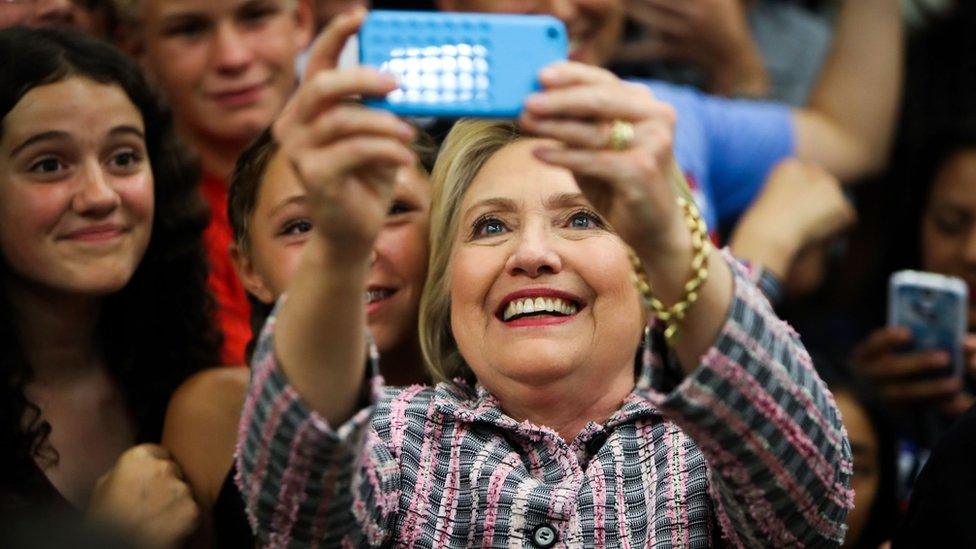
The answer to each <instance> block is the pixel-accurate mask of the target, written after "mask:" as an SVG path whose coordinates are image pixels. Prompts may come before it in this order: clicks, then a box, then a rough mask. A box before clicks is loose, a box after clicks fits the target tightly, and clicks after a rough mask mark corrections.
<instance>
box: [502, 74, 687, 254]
mask: <svg viewBox="0 0 976 549" xmlns="http://www.w3.org/2000/svg"><path fill="white" fill-rule="evenodd" d="M540 80H541V82H542V85H543V86H544V88H545V90H544V91H543V92H541V93H538V94H535V95H533V96H531V97H529V98H528V100H527V101H526V104H525V111H524V112H523V114H522V116H521V118H520V119H519V123H520V124H521V126H522V128H523V129H524V130H526V131H527V132H529V133H532V134H534V135H536V136H538V137H545V138H549V139H553V140H554V141H557V142H558V143H553V144H552V145H551V146H545V147H541V148H540V149H538V150H537V151H536V155H537V156H538V157H539V158H540V159H541V160H543V161H545V162H548V163H550V164H553V165H556V166H561V167H563V168H566V169H568V170H570V171H572V172H573V174H574V175H575V176H576V180H577V182H578V183H579V185H580V188H581V189H582V190H583V192H584V193H585V194H586V195H587V197H588V198H589V199H590V201H591V202H592V203H593V204H594V206H596V207H597V208H598V209H600V210H601V214H603V215H604V216H605V217H606V218H607V220H608V221H609V222H610V224H611V225H612V226H613V227H614V229H615V230H616V231H617V234H619V235H620V237H621V238H622V239H623V240H624V241H625V242H627V243H628V244H630V245H631V246H632V247H633V248H635V249H636V250H638V252H642V251H646V250H655V251H662V252H666V251H667V250H669V249H682V250H685V249H690V245H689V246H686V245H685V244H686V243H687V242H688V241H689V238H690V237H689V236H688V231H687V229H686V228H685V226H684V223H683V222H682V220H681V217H680V213H679V211H678V208H677V206H676V204H675V196H676V195H675V192H674V189H673V185H674V183H675V182H674V179H673V178H674V177H675V171H674V170H675V168H674V159H673V153H672V149H671V143H672V140H673V132H674V122H675V113H674V110H673V109H672V108H671V106H669V105H667V104H665V103H662V102H660V101H657V100H655V99H654V97H653V95H652V94H651V92H650V91H649V90H648V89H647V88H646V87H644V86H640V85H635V84H630V83H627V82H624V81H622V80H620V79H619V78H617V77H616V76H615V75H613V73H611V72H609V71H606V70H604V69H601V68H598V67H593V66H588V65H583V64H579V63H572V62H568V63H558V64H555V65H552V66H550V67H547V68H546V69H544V70H543V71H542V73H541V74H540ZM617 121H619V122H623V123H627V124H630V125H631V126H632V127H633V136H632V139H630V140H629V141H630V142H629V143H626V147H621V148H620V149H621V150H614V149H613V148H611V137H612V135H611V134H612V131H613V125H614V123H615V122H617Z"/></svg>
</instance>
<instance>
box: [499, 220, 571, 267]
mask: <svg viewBox="0 0 976 549" xmlns="http://www.w3.org/2000/svg"><path fill="white" fill-rule="evenodd" d="M540 225H541V224H540ZM540 225H537V226H534V227H532V226H530V227H526V229H525V230H523V231H521V232H520V233H518V235H517V236H516V238H517V241H516V245H515V249H514V250H513V251H512V255H511V256H509V258H508V262H507V264H506V270H507V271H508V273H509V274H511V275H514V276H517V275H525V276H529V277H530V278H536V277H538V276H541V275H543V274H555V273H558V272H559V271H561V270H562V259H561V258H560V256H559V253H558V252H557V251H556V249H555V248H554V247H553V239H552V231H551V230H550V229H548V227H542V226H540Z"/></svg>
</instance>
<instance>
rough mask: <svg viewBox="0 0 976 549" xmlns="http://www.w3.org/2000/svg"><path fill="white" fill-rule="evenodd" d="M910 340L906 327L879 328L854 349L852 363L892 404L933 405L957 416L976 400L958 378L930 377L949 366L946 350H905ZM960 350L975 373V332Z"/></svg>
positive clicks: (966, 339)
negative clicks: (962, 350)
mask: <svg viewBox="0 0 976 549" xmlns="http://www.w3.org/2000/svg"><path fill="white" fill-rule="evenodd" d="M911 342H912V336H911V333H910V331H909V330H908V329H906V328H903V327H897V326H895V327H892V326H889V327H885V328H880V329H878V330H875V331H874V332H873V333H872V334H871V335H870V336H868V338H867V339H865V340H864V341H863V342H861V344H860V345H858V346H857V347H856V348H855V349H854V352H853V354H852V355H851V362H852V363H853V364H854V365H855V367H857V369H858V370H859V371H860V373H861V374H862V375H863V376H864V377H866V378H868V379H869V380H871V381H872V382H873V383H874V385H875V387H876V388H877V389H878V392H879V394H880V395H881V396H882V398H884V399H885V400H886V401H888V402H890V403H891V404H892V405H895V406H899V407H909V406H917V405H920V404H932V405H935V406H937V407H938V409H939V411H941V412H942V413H944V414H947V415H959V414H961V413H963V412H965V411H966V410H967V409H968V408H969V407H970V406H972V405H973V403H974V402H976V397H974V396H973V395H972V394H971V393H970V392H969V391H967V390H966V388H965V384H964V383H963V379H962V378H961V377H959V376H942V377H932V376H933V374H938V373H939V372H943V371H947V370H948V369H949V368H950V367H951V362H952V357H951V355H950V354H949V353H948V352H946V351H936V350H932V351H910V352H905V351H904V349H905V348H906V347H908V346H910V345H911ZM963 349H964V357H965V367H966V371H967V372H968V373H969V374H970V375H973V374H976V334H967V335H966V337H965V339H964V340H963Z"/></svg>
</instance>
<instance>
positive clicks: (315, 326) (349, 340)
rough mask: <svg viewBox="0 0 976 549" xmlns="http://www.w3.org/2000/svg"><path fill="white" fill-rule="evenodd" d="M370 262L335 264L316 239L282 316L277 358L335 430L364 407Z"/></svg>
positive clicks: (309, 244)
mask: <svg viewBox="0 0 976 549" xmlns="http://www.w3.org/2000/svg"><path fill="white" fill-rule="evenodd" d="M368 269H369V264H368V258H364V259H363V260H362V261H351V262H346V261H342V262H339V261H335V260H334V258H330V257H329V248H328V245H327V244H326V243H325V242H324V240H323V239H321V238H320V237H319V236H318V235H317V234H313V236H312V237H310V239H309V241H308V242H307V243H306V245H305V248H304V249H303V250H302V259H301V263H300V265H299V267H298V269H297V271H296V273H295V276H294V278H293V279H292V282H291V285H290V286H289V288H288V297H287V299H286V300H285V302H284V303H283V304H282V306H281V311H279V313H278V320H277V325H276V326H275V332H274V346H275V352H276V354H277V357H278V359H279V361H280V364H281V370H282V372H283V373H284V374H285V377H286V378H287V379H288V381H289V383H290V384H291V385H292V387H294V388H295V390H296V391H298V394H299V395H300V396H301V397H302V398H303V399H304V400H305V402H306V403H307V404H308V405H309V406H310V407H311V408H312V409H313V410H315V411H317V412H318V413H319V414H321V415H322V416H323V417H325V418H326V419H327V420H328V421H329V423H330V424H331V425H333V426H338V425H340V424H341V423H342V422H344V421H346V420H347V419H349V417H351V416H352V414H353V413H354V412H355V411H356V408H357V405H358V404H359V403H360V401H361V397H362V387H363V384H364V375H365V364H366V331H365V330H366V319H365V315H366V313H365V305H364V301H363V291H364V288H365V281H366V275H367V273H368Z"/></svg>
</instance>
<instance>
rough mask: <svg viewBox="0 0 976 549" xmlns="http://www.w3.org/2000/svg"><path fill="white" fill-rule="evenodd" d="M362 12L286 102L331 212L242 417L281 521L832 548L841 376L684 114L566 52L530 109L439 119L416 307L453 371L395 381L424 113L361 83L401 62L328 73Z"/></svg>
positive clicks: (322, 217) (250, 479)
mask: <svg viewBox="0 0 976 549" xmlns="http://www.w3.org/2000/svg"><path fill="white" fill-rule="evenodd" d="M361 20H362V14H361V13H358V14H353V15H349V16H345V17H340V18H339V19H338V20H337V21H336V22H335V23H334V24H333V25H332V26H331V27H330V28H329V29H328V30H327V31H326V36H325V37H324V38H323V39H322V40H321V41H320V42H319V43H318V46H317V48H316V50H315V52H314V53H313V55H312V62H313V65H319V66H320V67H321V68H322V69H323V70H322V71H321V72H319V73H318V76H316V77H315V78H313V79H311V80H309V81H308V82H307V83H306V85H303V87H302V88H301V89H299V91H298V93H297V95H296V96H295V98H294V100H293V101H292V102H291V103H290V104H289V106H288V107H286V109H285V112H284V114H283V116H282V118H281V119H279V120H278V122H277V123H276V126H275V134H276V136H277V137H278V138H279V140H280V141H281V144H282V151H283V153H284V154H286V155H287V156H288V158H289V159H290V160H291V163H292V166H293V167H294V169H295V171H296V173H298V174H299V178H300V179H301V180H302V182H303V185H304V186H305V188H306V190H307V192H308V196H309V206H310V211H311V212H312V216H313V217H314V218H315V222H314V227H315V230H314V231H313V232H312V234H311V235H310V236H309V239H308V241H307V242H306V246H305V248H304V250H303V257H302V258H301V264H300V265H299V267H298V269H297V272H296V273H295V276H294V278H293V279H292V283H291V285H290V286H289V290H288V291H289V295H288V297H287V298H286V299H284V300H283V301H281V302H280V303H279V306H278V310H277V312H276V313H275V314H274V315H272V317H271V319H270V320H269V322H268V324H267V325H266V328H265V331H264V334H263V336H262V340H261V342H260V343H259V344H258V349H257V352H256V356H255V360H254V377H253V379H252V385H251V390H250V394H249V396H248V400H247V404H246V405H245V410H244V414H243V417H242V425H241V439H240V441H239V452H238V468H239V471H240V473H241V476H240V478H239V485H240V487H241V492H242V494H243V495H244V499H245V502H246V505H247V508H248V511H249V513H250V516H251V522H252V525H253V526H255V527H256V531H257V534H258V536H259V538H260V539H261V540H262V542H263V543H265V544H267V545H269V546H273V547H286V546H295V547H303V546H309V545H317V546H327V547H336V546H347V547H361V546H389V545H396V546H410V547H414V546H416V547H469V546H483V547H554V546H559V547H628V546H630V547H638V546H639V547H673V546H680V547H685V546H690V547H705V546H710V545H713V544H716V543H719V542H720V540H722V539H724V541H726V542H728V543H730V544H732V545H736V546H750V547H756V546H769V545H772V546H803V545H815V546H823V545H832V544H838V543H839V542H840V541H841V540H842V539H843V536H844V528H845V527H844V519H845V517H846V514H847V510H848V509H849V508H850V505H851V491H850V488H849V485H850V474H851V460H850V448H849V444H848V442H847V439H846V437H845V434H844V431H843V428H842V426H841V423H840V417H839V413H838V411H837V409H836V407H835V406H834V404H833V400H832V399H831V397H830V396H829V393H827V391H826V389H825V388H824V385H823V383H822V382H821V381H820V380H819V378H817V376H816V374H815V372H814V370H813V368H812V364H811V362H810V359H809V356H808V355H807V353H806V351H805V350H804V349H803V347H802V345H801V344H800V342H799V338H798V337H797V335H796V333H795V332H793V331H792V330H791V329H789V327H788V326H786V325H785V324H784V323H783V322H782V321H780V320H779V319H778V318H776V316H775V314H774V313H773V312H772V310H771V309H770V307H769V304H768V303H767V302H766V300H765V299H764V298H763V297H762V295H761V294H760V292H759V291H758V290H757V289H756V288H755V287H754V286H753V285H751V284H750V283H749V282H748V280H747V278H746V277H745V276H744V274H743V272H742V269H741V268H739V267H738V266H737V264H736V263H735V261H734V260H733V259H731V257H730V256H729V255H728V254H724V253H722V252H719V251H716V250H713V249H711V248H710V246H708V244H707V241H706V240H705V239H704V233H705V228H704V226H703V223H702V222H701V221H700V217H699V215H698V212H697V211H696V209H695V208H694V207H693V206H691V205H689V204H688V203H687V202H686V201H683V200H680V198H681V196H680V195H681V194H682V192H681V191H680V190H677V189H676V188H675V187H677V186H680V183H681V182H680V180H678V179H677V178H676V177H675V175H674V174H675V173H676V171H675V170H674V166H673V159H672V153H671V138H672V135H673V124H674V114H673V111H672V110H671V109H670V108H669V107H667V106H666V105H664V104H662V103H660V102H658V101H656V100H655V99H654V98H653V97H652V96H651V95H650V94H649V93H648V92H646V91H644V90H641V89H639V88H635V87H633V86H631V85H628V84H626V83H623V82H621V81H619V80H618V79H617V78H616V77H615V76H613V75H612V74H610V73H608V72H606V71H603V70H602V69H598V68H594V67H588V66H585V65H581V64H577V63H563V64H558V65H554V66H551V67H548V68H547V69H545V70H543V71H542V73H541V74H540V79H541V82H542V84H543V87H544V91H543V92H541V93H539V94H536V95H534V96H533V97H531V98H530V99H529V100H528V101H527V103H526V112H525V113H524V114H523V115H522V116H521V118H520V119H519V124H518V126H515V125H513V124H510V123H505V122H486V121H480V122H462V123H459V124H458V125H457V126H456V127H455V129H454V130H453V131H452V132H451V134H450V135H449V136H448V138H447V141H446V142H445V145H444V148H443V150H442V152H441V155H440V158H439V160H438V163H437V165H436V166H435V169H434V173H433V206H432V218H431V241H432V248H431V249H432V258H431V263H430V269H429V271H428V281H427V284H426V286H425V290H426V295H425V296H424V297H423V302H422V305H421V307H422V318H421V326H422V328H421V330H422V334H423V335H422V339H423V345H424V351H425V355H426V357H427V359H428V362H429V366H430V367H431V370H432V374H433V377H434V378H435V379H438V380H441V381H440V383H438V384H437V385H436V386H433V387H429V386H420V385H417V386H413V387H409V388H390V387H383V386H382V378H380V377H379V376H375V372H376V370H375V368H376V360H377V356H376V354H375V353H368V352H367V350H366V346H365V345H363V344H362V343H361V342H362V341H364V339H365V338H366V330H365V305H364V303H363V300H362V292H363V288H364V287H365V284H366V273H367V272H368V268H369V263H370V246H371V243H372V242H373V240H374V239H375V238H376V235H377V234H378V232H379V230H380V227H381V226H382V222H383V219H384V215H385V212H386V208H387V207H388V203H389V200H390V196H391V191H392V188H393V180H394V177H393V174H394V173H395V169H394V168H396V167H398V166H402V165H406V164H409V163H410V162H412V158H411V155H410V150H409V143H410V139H411V138H412V131H410V128H409V127H408V126H406V125H405V123H403V122H402V121H399V120H397V119H396V118H395V117H394V116H392V115H391V114H389V113H385V112H379V111H372V110H369V109H366V108H363V107H357V106H351V105H349V104H348V103H344V102H342V99H344V98H346V97H348V96H350V95H375V94H383V93H387V92H389V91H390V90H392V89H393V88H394V87H395V85H396V84H395V82H393V81H392V80H391V79H389V78H388V77H386V76H383V75H380V74H379V73H376V72H374V71H371V70H368V69H363V68H359V69H349V70H341V71H337V70H333V69H332V68H333V67H334V66H335V65H334V57H335V54H336V52H338V50H339V48H338V44H341V43H342V41H343V40H344V38H345V37H346V36H347V35H349V34H351V33H353V32H355V30H356V29H357V28H358V26H359V24H360V22H361ZM621 127H625V129H626V130H627V131H621V130H619V128H621ZM337 128H341V131H337ZM350 134H352V135H355V136H356V137H355V138H354V139H341V140H340V139H338V138H337V137H336V136H337V135H343V136H348V135H350ZM689 229H691V230H689ZM635 267H636V269H635ZM635 279H636V280H637V281H638V282H639V284H638V285H637V288H636V289H635V284H634V280H635ZM645 303H650V304H651V307H650V308H651V310H653V311H655V316H656V317H657V318H656V320H655V321H652V322H649V321H648V318H649V317H648V313H647V312H646V310H645V308H644V305H645ZM665 303H666V304H672V305H670V306H665V305H664V304H665ZM675 332H677V335H675ZM666 335H667V336H669V337H664V336H666ZM368 364H371V365H372V368H373V369H374V370H373V373H374V377H373V380H374V381H373V382H372V383H369V382H367V381H366V380H367V379H368V376H369V374H370V372H369V371H368V367H367V365H368ZM674 378H678V379H676V380H675V379H674ZM370 389H371V390H370Z"/></svg>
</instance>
